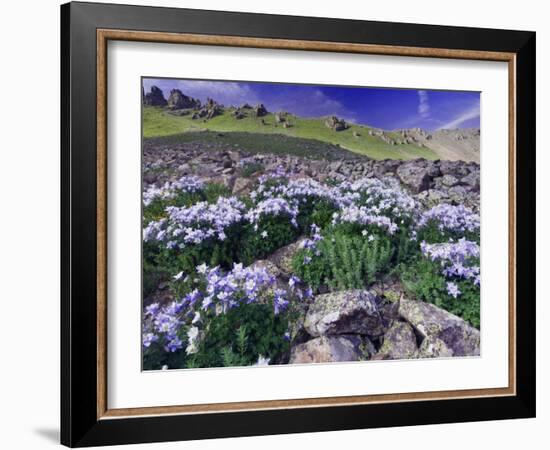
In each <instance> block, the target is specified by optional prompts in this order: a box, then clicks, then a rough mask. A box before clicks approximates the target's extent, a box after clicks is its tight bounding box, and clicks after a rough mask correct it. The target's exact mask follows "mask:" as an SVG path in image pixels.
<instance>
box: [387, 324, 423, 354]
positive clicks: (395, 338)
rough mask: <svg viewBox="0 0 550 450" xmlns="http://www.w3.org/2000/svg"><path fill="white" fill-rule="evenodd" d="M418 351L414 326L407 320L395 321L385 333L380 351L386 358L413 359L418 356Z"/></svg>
mask: <svg viewBox="0 0 550 450" xmlns="http://www.w3.org/2000/svg"><path fill="white" fill-rule="evenodd" d="M417 351H418V347H417V345H416V336H415V334H414V330H413V328H412V327H411V326H410V325H409V324H408V323H406V322H394V323H393V325H392V326H391V327H390V328H389V329H388V331H386V334H384V342H383V344H382V346H381V347H380V350H379V351H378V353H380V354H381V355H384V356H385V357H384V359H411V358H415V357H416V353H417Z"/></svg>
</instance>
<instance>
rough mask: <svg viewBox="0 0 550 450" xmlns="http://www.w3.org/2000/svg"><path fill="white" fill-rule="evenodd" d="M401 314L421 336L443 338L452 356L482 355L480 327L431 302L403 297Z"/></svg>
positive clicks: (400, 306)
mask: <svg viewBox="0 0 550 450" xmlns="http://www.w3.org/2000/svg"><path fill="white" fill-rule="evenodd" d="M399 314H400V316H401V317H402V318H403V319H405V320H406V321H407V322H409V323H410V324H411V325H412V326H413V327H414V329H415V330H416V331H417V332H418V333H419V334H420V335H421V336H422V337H424V338H426V337H429V338H430V339H432V338H437V339H439V340H441V341H443V342H444V343H445V345H446V346H447V347H448V348H449V349H450V350H451V351H452V353H453V356H479V354H480V333H479V330H477V329H476V328H474V327H472V326H470V325H469V324H468V323H466V322H465V321H464V320H462V319H461V318H460V317H457V316H455V315H453V314H451V313H449V312H447V311H445V310H443V309H440V308H438V307H437V306H435V305H432V304H430V303H425V302H417V301H413V300H407V299H402V300H401V303H400V305H399Z"/></svg>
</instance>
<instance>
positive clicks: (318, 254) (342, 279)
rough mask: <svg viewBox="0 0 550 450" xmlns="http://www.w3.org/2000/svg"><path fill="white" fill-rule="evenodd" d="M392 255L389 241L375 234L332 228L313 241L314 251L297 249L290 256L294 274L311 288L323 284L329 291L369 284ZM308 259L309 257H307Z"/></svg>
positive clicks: (384, 267)
mask: <svg viewBox="0 0 550 450" xmlns="http://www.w3.org/2000/svg"><path fill="white" fill-rule="evenodd" d="M392 254H393V249H392V245H391V241H390V240H389V238H387V237H383V236H376V237H375V238H374V239H373V240H371V241H369V240H368V239H367V238H366V237H364V236H361V235H359V236H358V235H353V234H348V233H345V232H343V231H341V230H333V231H332V232H330V233H328V234H326V235H325V236H324V238H323V240H321V241H320V242H318V243H317V248H316V250H313V251H312V250H301V251H299V252H298V253H297V254H296V255H295V256H294V258H293V261H292V265H293V269H294V271H295V272H296V274H297V275H298V276H299V277H300V278H301V279H302V280H303V281H304V282H305V283H307V284H309V285H310V286H311V287H312V288H313V289H314V290H316V289H318V288H319V286H321V285H322V284H327V285H328V286H329V287H330V288H331V289H333V290H340V289H360V288H363V287H365V286H369V285H370V284H372V283H373V282H374V281H375V280H376V277H377V275H378V274H379V273H380V272H382V271H384V270H385V269H387V268H388V266H389V264H390V261H391V258H392ZM309 259H311V260H309Z"/></svg>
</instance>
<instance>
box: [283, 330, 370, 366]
mask: <svg viewBox="0 0 550 450" xmlns="http://www.w3.org/2000/svg"><path fill="white" fill-rule="evenodd" d="M373 350H374V346H373V345H372V343H371V342H370V341H369V340H368V339H366V338H361V337H359V336H355V335H341V336H321V337H318V338H316V339H312V340H310V341H307V342H304V343H303V344H299V345H296V346H294V347H293V348H292V350H291V353H290V364H312V363H328V362H345V361H361V360H364V359H368V358H369V357H370V356H371V355H372V353H371V352H372V351H373Z"/></svg>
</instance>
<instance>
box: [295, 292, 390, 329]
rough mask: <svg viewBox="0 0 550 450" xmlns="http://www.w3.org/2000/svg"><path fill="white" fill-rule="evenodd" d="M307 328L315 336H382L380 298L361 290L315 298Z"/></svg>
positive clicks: (306, 322) (309, 312)
mask: <svg viewBox="0 0 550 450" xmlns="http://www.w3.org/2000/svg"><path fill="white" fill-rule="evenodd" d="M304 327H305V329H306V330H307V332H308V333H309V334H310V335H311V336H322V335H334V334H362V335H368V336H380V335H382V334H383V333H384V322H383V320H382V316H381V315H380V312H379V311H378V307H377V301H376V296H375V295H374V294H372V293H371V292H369V291H366V290H359V289H358V290H349V291H338V292H330V293H327V294H322V295H318V296H317V297H315V301H314V302H313V303H312V305H311V306H310V308H309V310H308V312H307V314H306V318H305V322H304Z"/></svg>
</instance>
